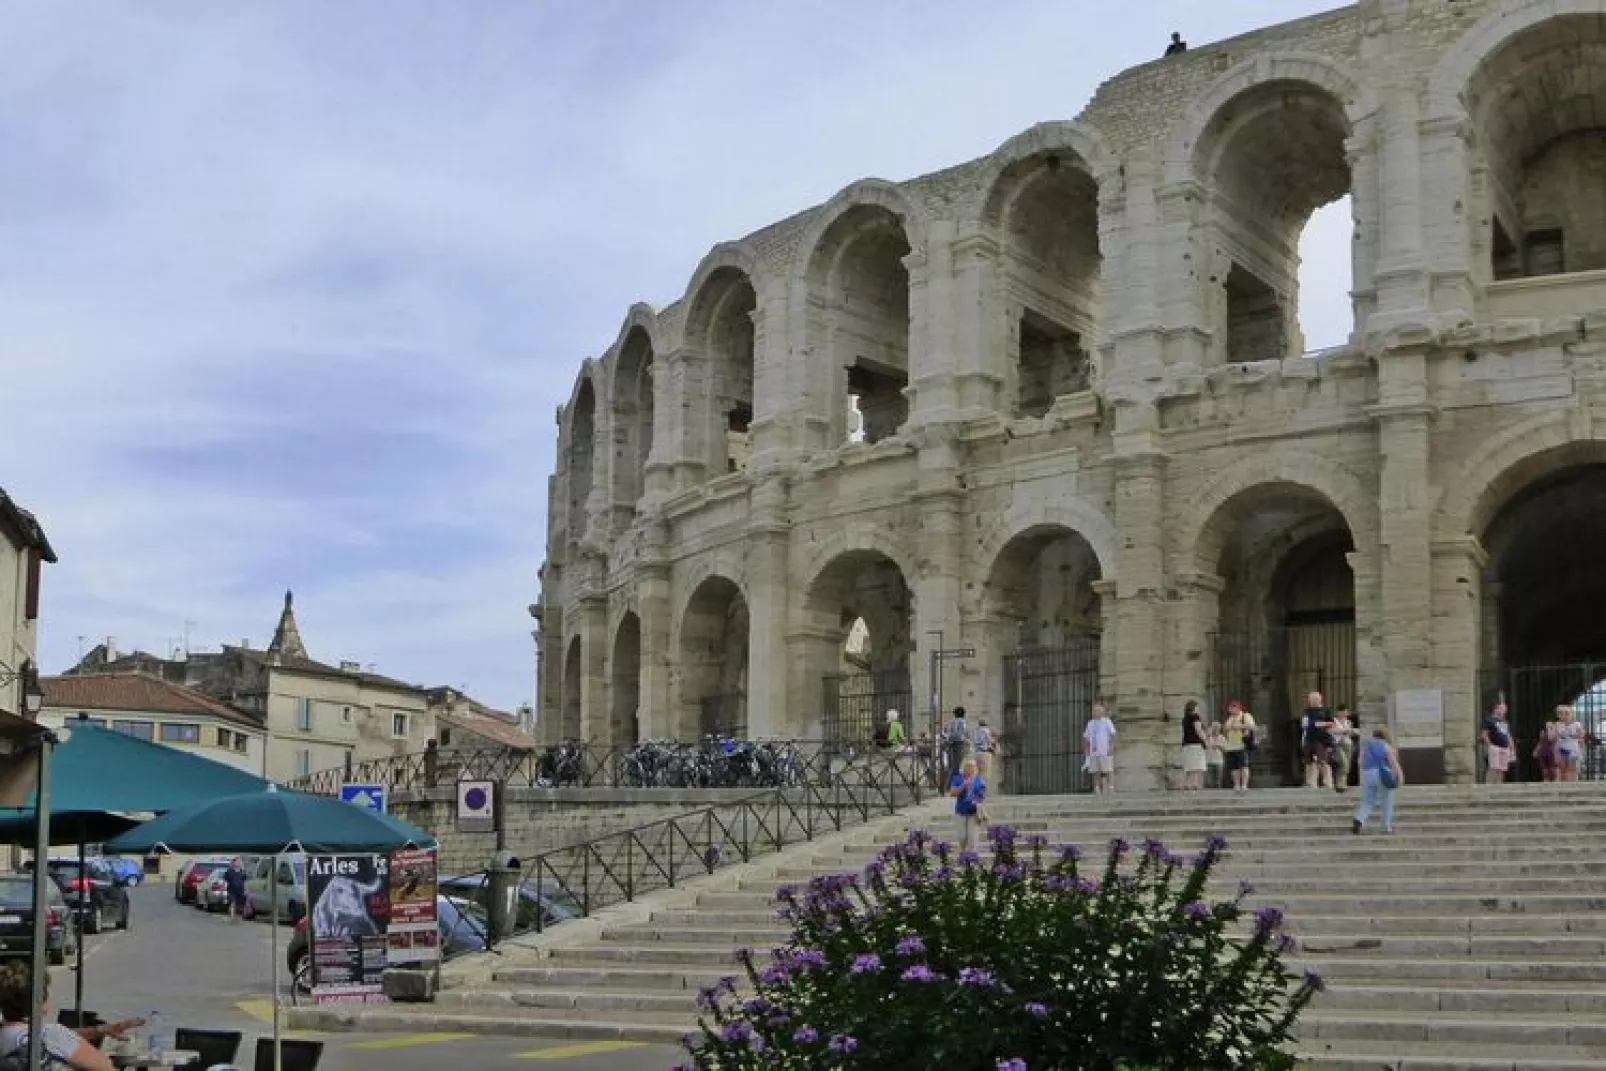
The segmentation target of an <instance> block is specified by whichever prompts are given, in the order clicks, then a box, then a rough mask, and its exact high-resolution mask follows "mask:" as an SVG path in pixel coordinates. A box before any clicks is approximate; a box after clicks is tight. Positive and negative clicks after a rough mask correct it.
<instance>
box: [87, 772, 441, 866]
mask: <svg viewBox="0 0 1606 1071" xmlns="http://www.w3.org/2000/svg"><path fill="white" fill-rule="evenodd" d="M408 846H413V847H419V848H431V847H434V846H435V838H434V837H431V836H430V835H429V834H428V833H425V832H424V831H423V830H421V829H418V828H416V827H414V826H411V825H408V824H407V823H406V822H403V821H402V820H401V819H399V818H393V817H391V816H390V815H383V814H373V813H372V812H369V811H365V810H363V809H362V808H360V807H355V806H353V805H351V804H349V803H346V802H344V801H342V800H338V799H335V798H334V797H332V796H312V795H308V794H307V793H305V792H281V791H279V790H277V789H275V788H274V786H272V785H269V786H267V790H266V791H263V792H248V793H245V794H243V795H235V796H224V797H222V798H221V799H214V800H211V801H210V802H207V803H202V804H200V805H198V806H193V807H186V808H183V809H182V810H175V811H169V812H168V813H167V814H164V815H162V816H161V817H160V818H153V819H151V820H150V821H149V822H146V823H144V824H143V825H140V826H138V827H136V828H134V829H131V830H129V831H128V832H127V833H124V834H122V835H121V836H119V837H116V838H113V839H112V840H110V841H108V842H107V843H106V850H107V851H111V852H135V853H144V852H151V851H158V850H165V851H170V852H240V853H242V854H247V855H278V854H282V853H285V852H310V853H313V854H327V853H331V852H384V851H389V850H390V849H392V848H405V847H408Z"/></svg>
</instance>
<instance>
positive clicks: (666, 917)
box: [651, 906, 777, 927]
mask: <svg viewBox="0 0 1606 1071" xmlns="http://www.w3.org/2000/svg"><path fill="white" fill-rule="evenodd" d="M776 919H777V916H776V914H775V908H774V907H770V906H765V907H762V908H755V909H753V910H751V911H731V910H723V911H716V910H713V909H708V910H699V909H698V908H695V907H690V908H687V907H675V908H665V909H664V910H662V911H654V912H653V913H652V920H651V921H652V924H653V925H655V926H700V925H703V924H704V923H707V922H709V921H713V920H718V921H720V922H724V923H727V924H729V925H731V926H749V927H762V926H771V925H774V924H775V922H776Z"/></svg>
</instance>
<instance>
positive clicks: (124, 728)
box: [112, 721, 156, 740]
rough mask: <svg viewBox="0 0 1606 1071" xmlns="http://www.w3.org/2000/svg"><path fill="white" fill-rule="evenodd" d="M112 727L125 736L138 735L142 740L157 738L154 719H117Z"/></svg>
mask: <svg viewBox="0 0 1606 1071" xmlns="http://www.w3.org/2000/svg"><path fill="white" fill-rule="evenodd" d="M112 728H113V729H115V730H116V731H117V732H120V733H122V734H124V735H125V736H134V737H138V738H139V739H141V740H154V739H156V723H155V722H153V721H116V722H112Z"/></svg>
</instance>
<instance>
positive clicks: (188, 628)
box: [184, 617, 196, 658]
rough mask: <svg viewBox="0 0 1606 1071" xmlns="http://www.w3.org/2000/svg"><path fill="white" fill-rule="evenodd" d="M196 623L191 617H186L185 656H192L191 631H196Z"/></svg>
mask: <svg viewBox="0 0 1606 1071" xmlns="http://www.w3.org/2000/svg"><path fill="white" fill-rule="evenodd" d="M195 627H196V623H195V622H194V621H191V620H190V619H189V618H187V617H186V618H185V619H184V657H185V658H188V657H189V656H190V633H191V632H193V631H195Z"/></svg>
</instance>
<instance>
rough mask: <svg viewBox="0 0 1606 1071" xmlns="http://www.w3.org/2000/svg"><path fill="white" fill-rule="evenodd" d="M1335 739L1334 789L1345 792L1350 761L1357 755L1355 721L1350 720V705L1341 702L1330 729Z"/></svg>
mask: <svg viewBox="0 0 1606 1071" xmlns="http://www.w3.org/2000/svg"><path fill="white" fill-rule="evenodd" d="M1328 732H1329V734H1330V735H1331V736H1332V740H1333V754H1332V759H1333V789H1334V790H1335V791H1337V792H1343V791H1344V789H1345V788H1347V787H1349V771H1350V763H1351V762H1352V761H1353V760H1354V757H1355V737H1356V736H1357V735H1358V733H1357V732H1356V729H1355V723H1354V722H1353V721H1351V720H1350V716H1349V706H1348V705H1347V704H1344V703H1340V704H1339V705H1338V707H1337V709H1335V710H1334V711H1333V724H1332V727H1331V728H1330V729H1329V730H1328Z"/></svg>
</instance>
